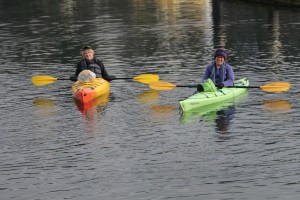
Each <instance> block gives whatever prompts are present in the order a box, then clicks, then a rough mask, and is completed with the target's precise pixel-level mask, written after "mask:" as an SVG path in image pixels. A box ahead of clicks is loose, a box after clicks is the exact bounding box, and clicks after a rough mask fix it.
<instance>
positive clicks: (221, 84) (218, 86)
mask: <svg viewBox="0 0 300 200" xmlns="http://www.w3.org/2000/svg"><path fill="white" fill-rule="evenodd" d="M216 87H217V88H218V89H222V88H223V87H224V84H223V83H217V84H216Z"/></svg>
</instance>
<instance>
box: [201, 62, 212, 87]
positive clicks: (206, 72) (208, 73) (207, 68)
mask: <svg viewBox="0 0 300 200" xmlns="http://www.w3.org/2000/svg"><path fill="white" fill-rule="evenodd" d="M210 66H211V65H208V66H207V67H206V69H205V72H204V75H203V77H202V83H205V82H206V80H207V79H208V78H209V77H210V75H211V67H210Z"/></svg>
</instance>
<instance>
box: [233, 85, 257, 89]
mask: <svg viewBox="0 0 300 200" xmlns="http://www.w3.org/2000/svg"><path fill="white" fill-rule="evenodd" d="M228 88H260V86H242V85H241V86H228Z"/></svg>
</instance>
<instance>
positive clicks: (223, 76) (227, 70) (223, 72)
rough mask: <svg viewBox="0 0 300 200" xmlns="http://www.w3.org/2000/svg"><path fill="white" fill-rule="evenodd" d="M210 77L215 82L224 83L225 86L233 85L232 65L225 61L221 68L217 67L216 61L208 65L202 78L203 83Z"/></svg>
mask: <svg viewBox="0 0 300 200" xmlns="http://www.w3.org/2000/svg"><path fill="white" fill-rule="evenodd" d="M208 78H210V79H211V80H212V81H213V82H214V83H215V84H216V83H223V84H224V86H225V87H228V86H233V83H234V73H233V70H232V67H231V65H229V64H227V63H224V65H223V66H221V67H220V68H219V69H217V68H216V65H215V63H212V64H210V65H208V66H207V67H206V70H205V73H204V75H203V78H202V83H204V82H206V80H207V79H208Z"/></svg>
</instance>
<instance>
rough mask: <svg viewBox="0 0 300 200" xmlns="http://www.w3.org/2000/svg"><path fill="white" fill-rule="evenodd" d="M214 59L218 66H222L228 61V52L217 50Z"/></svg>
mask: <svg viewBox="0 0 300 200" xmlns="http://www.w3.org/2000/svg"><path fill="white" fill-rule="evenodd" d="M214 59H215V61H216V65H217V66H222V65H223V64H224V62H225V60H226V59H227V52H226V51H225V49H217V50H216V51H215V55H214Z"/></svg>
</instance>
